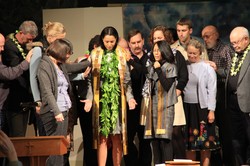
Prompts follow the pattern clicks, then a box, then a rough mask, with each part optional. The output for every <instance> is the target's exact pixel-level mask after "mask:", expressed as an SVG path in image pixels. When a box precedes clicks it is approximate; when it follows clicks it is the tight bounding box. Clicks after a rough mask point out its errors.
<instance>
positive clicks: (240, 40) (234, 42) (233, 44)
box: [231, 37, 245, 46]
mask: <svg viewBox="0 0 250 166" xmlns="http://www.w3.org/2000/svg"><path fill="white" fill-rule="evenodd" d="M243 39H245V37H243V38H241V39H239V40H237V41H233V42H231V45H232V46H235V45H239V44H240V42H242V40H243Z"/></svg>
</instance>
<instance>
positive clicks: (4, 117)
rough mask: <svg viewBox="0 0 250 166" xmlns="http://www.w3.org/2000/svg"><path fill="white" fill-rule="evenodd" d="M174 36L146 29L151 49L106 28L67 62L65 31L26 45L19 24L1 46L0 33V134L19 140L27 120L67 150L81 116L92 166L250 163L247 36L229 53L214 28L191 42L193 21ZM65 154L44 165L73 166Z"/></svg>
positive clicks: (27, 31)
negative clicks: (215, 160)
mask: <svg viewBox="0 0 250 166" xmlns="http://www.w3.org/2000/svg"><path fill="white" fill-rule="evenodd" d="M174 29H176V31H173V29H172V28H168V27H166V26H163V25H158V26H155V27H154V28H152V29H151V32H150V34H149V39H150V44H151V49H150V50H149V51H147V50H146V49H145V48H144V36H143V34H142V32H140V31H139V30H137V29H133V30H131V31H129V33H128V34H127V38H125V39H124V38H121V37H120V36H119V34H118V32H117V30H116V29H115V28H114V27H112V26H107V27H105V28H104V29H103V30H102V31H101V33H100V35H96V36H95V37H93V38H92V39H91V40H90V42H89V48H88V49H89V50H88V54H86V55H84V56H79V57H78V58H77V59H76V60H75V62H69V61H68V59H69V57H70V56H71V55H72V54H73V46H72V44H71V42H70V41H69V40H67V39H66V38H65V37H66V30H65V28H64V26H63V25H62V24H61V23H59V22H49V23H47V24H46V25H45V26H44V28H43V30H44V32H45V33H44V34H45V35H44V36H43V38H42V39H41V40H40V42H32V41H33V40H34V39H35V38H36V36H37V31H38V30H37V27H36V25H35V23H34V22H33V21H24V22H23V23H22V24H21V26H20V27H19V30H18V31H16V32H15V33H12V34H10V35H8V36H7V37H6V41H5V38H4V37H3V36H2V35H0V48H1V51H2V55H1V61H2V64H0V67H1V68H2V70H1V71H0V79H1V88H0V92H1V101H0V103H1V104H0V115H1V116H0V117H1V120H0V126H1V129H2V130H3V131H5V132H6V133H7V134H8V136H10V137H17V136H25V133H26V127H27V124H28V123H32V121H33V123H34V124H35V126H36V129H37V131H38V132H37V136H50V135H64V136H65V138H67V140H68V141H69V143H70V142H72V141H73V135H72V134H73V129H74V125H76V124H77V118H79V119H80V126H81V129H82V134H83V144H84V162H85V164H86V165H91V166H92V165H99V166H105V165H115V166H118V165H121V160H122V157H123V158H124V162H125V165H129V166H138V165H143V166H151V165H152V163H153V164H160V163H165V161H171V160H173V159H191V160H200V162H201V165H204V166H209V165H210V164H211V162H210V158H211V152H212V151H219V153H220V154H221V157H222V161H221V163H220V164H221V165H226V166H227V165H228V166H231V165H232V166H238V165H243V164H250V156H249V155H250V154H249V152H248V148H249V142H250V136H249V132H250V131H249V130H248V129H249V128H248V127H250V126H249V125H250V118H249V113H250V110H249V108H250V107H248V105H249V104H248V96H249V95H250V92H249V91H248V90H247V84H248V80H249V79H250V76H248V70H249V65H250V64H249V58H250V53H249V50H250V45H249V33H248V30H247V29H246V28H245V27H236V28H234V29H233V30H232V31H231V33H230V36H229V39H230V43H231V45H229V44H225V43H223V42H222V41H221V40H220V38H219V32H218V30H217V28H216V27H215V26H213V25H208V26H206V27H204V28H203V30H202V33H201V37H202V39H203V40H202V39H200V38H198V37H194V36H192V31H193V26H192V22H191V20H190V19H187V18H181V19H180V20H178V21H177V23H176V27H175V28H174ZM176 34H177V35H176ZM175 36H177V37H178V38H177V39H176V37H175ZM26 45H29V46H30V45H31V47H33V48H32V49H31V50H30V51H29V52H28V50H27V48H26V47H25V46H26ZM28 68H29V71H28ZM25 103H35V104H31V105H32V106H31V107H27V105H28V104H25ZM6 126H7V127H6ZM0 136H1V133H0ZM3 136H4V135H3ZM136 136H137V138H138V139H137V141H138V144H137V143H135V140H136ZM4 137H5V136H4ZM72 145H73V144H72ZM0 147H1V141H0ZM10 147H11V146H10ZM220 149H221V150H220ZM69 154H70V148H69V151H68V153H67V154H65V155H64V156H50V157H49V158H48V160H47V163H46V164H47V165H69V161H68V157H69ZM15 159H16V158H15Z"/></svg>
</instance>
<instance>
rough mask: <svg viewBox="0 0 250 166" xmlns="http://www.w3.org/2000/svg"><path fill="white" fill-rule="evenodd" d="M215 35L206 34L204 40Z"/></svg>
mask: <svg viewBox="0 0 250 166" xmlns="http://www.w3.org/2000/svg"><path fill="white" fill-rule="evenodd" d="M213 34H214V33H210V34H206V35H203V36H202V38H203V39H204V40H205V39H209V38H210V37H211V36H212V35H213Z"/></svg>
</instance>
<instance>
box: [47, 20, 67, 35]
mask: <svg viewBox="0 0 250 166" xmlns="http://www.w3.org/2000/svg"><path fill="white" fill-rule="evenodd" d="M43 30H44V32H45V35H46V36H52V37H55V36H57V35H61V34H66V30H65V28H64V26H63V24H62V23H60V22H48V23H47V24H45V25H44V27H43Z"/></svg>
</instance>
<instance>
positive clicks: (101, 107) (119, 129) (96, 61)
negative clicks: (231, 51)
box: [91, 26, 136, 166]
mask: <svg viewBox="0 0 250 166" xmlns="http://www.w3.org/2000/svg"><path fill="white" fill-rule="evenodd" d="M118 39H119V35H118V32H117V30H116V29H115V28H114V27H110V26H108V27H105V28H104V29H103V30H102V32H101V35H100V40H101V41H100V43H101V46H100V47H98V48H96V49H94V50H93V51H92V52H91V59H92V77H93V94H94V101H93V114H94V116H93V117H94V118H93V126H94V139H95V140H94V144H95V147H96V148H97V149H98V150H97V151H98V165H99V166H105V164H106V159H107V142H108V138H110V140H111V142H112V158H113V164H114V165H115V166H118V165H120V163H121V158H122V150H123V153H124V154H126V153H127V149H126V148H127V147H126V143H127V139H126V105H127V104H126V101H127V102H128V105H129V108H130V109H134V108H135V105H136V101H135V100H134V97H133V94H132V89H131V80H130V74H129V70H128V68H127V64H126V51H125V50H123V49H122V48H121V47H119V46H117V43H118Z"/></svg>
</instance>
